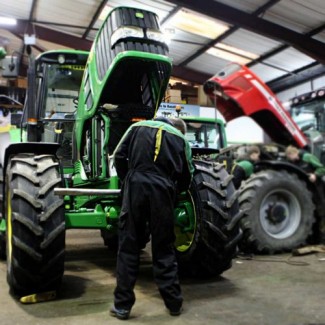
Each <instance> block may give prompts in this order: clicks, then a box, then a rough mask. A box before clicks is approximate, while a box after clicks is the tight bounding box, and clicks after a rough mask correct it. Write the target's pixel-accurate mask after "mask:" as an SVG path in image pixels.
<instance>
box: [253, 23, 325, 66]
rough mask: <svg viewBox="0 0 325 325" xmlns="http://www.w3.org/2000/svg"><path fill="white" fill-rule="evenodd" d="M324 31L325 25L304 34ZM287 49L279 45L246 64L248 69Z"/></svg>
mask: <svg viewBox="0 0 325 325" xmlns="http://www.w3.org/2000/svg"><path fill="white" fill-rule="evenodd" d="M324 29H325V24H322V25H320V26H319V27H317V28H315V29H313V30H311V31H309V32H308V33H306V34H305V35H307V36H314V35H316V34H318V33H320V32H321V31H323V30H324ZM287 48H289V45H281V46H279V47H278V48H276V49H274V50H271V51H269V52H267V53H265V54H263V55H261V56H260V57H258V58H257V59H256V60H253V61H251V62H249V63H248V64H247V66H248V67H251V66H252V65H254V64H256V63H263V62H262V61H264V60H267V59H268V58H270V57H272V56H274V55H276V54H278V53H280V52H282V51H284V50H286V49H287Z"/></svg>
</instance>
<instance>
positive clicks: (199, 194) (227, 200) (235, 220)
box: [175, 161, 242, 276]
mask: <svg viewBox="0 0 325 325" xmlns="http://www.w3.org/2000/svg"><path fill="white" fill-rule="evenodd" d="M195 167H196V168H195V172H194V178H193V181H192V184H191V187H190V190H189V192H188V199H189V200H190V201H191V203H192V204H191V206H192V207H193V211H192V213H193V215H194V218H193V222H192V224H193V223H194V225H192V226H193V227H190V223H191V222H189V223H188V222H187V223H188V224H187V225H185V224H183V226H182V227H180V222H178V224H177V223H176V227H175V232H176V252H177V257H178V261H179V269H180V271H181V273H185V274H189V275H198V276H215V275H219V274H221V273H223V272H224V271H226V270H227V269H229V268H230V267H231V265H232V259H233V258H234V256H235V255H236V253H237V244H238V242H239V240H240V239H241V237H242V231H241V229H240V227H239V221H240V219H241V216H242V213H241V212H240V211H239V205H238V200H237V197H238V192H236V191H235V188H234V186H233V184H232V181H231V179H232V176H230V175H229V174H228V173H227V172H226V170H225V168H224V166H223V165H222V164H218V163H211V162H206V161H195ZM188 210H189V209H188ZM180 214H181V213H180ZM179 219H180V220H181V218H179ZM186 227H188V229H190V228H191V229H194V231H191V230H188V231H187V232H186Z"/></svg>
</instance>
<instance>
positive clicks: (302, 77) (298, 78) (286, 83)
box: [267, 62, 325, 93]
mask: <svg viewBox="0 0 325 325" xmlns="http://www.w3.org/2000/svg"><path fill="white" fill-rule="evenodd" d="M324 75H325V66H324V65H322V64H319V63H317V62H315V63H312V64H310V65H308V66H307V67H304V68H300V69H298V70H295V71H293V72H292V73H290V74H287V75H285V76H282V77H279V78H277V79H274V80H272V81H270V82H268V83H267V85H268V86H269V87H270V88H271V89H272V90H273V91H274V92H276V93H278V92H280V91H283V90H286V89H288V88H292V87H294V86H297V85H299V84H302V83H304V82H307V81H310V80H312V79H315V78H318V77H320V76H324Z"/></svg>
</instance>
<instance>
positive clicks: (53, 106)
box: [40, 64, 84, 119]
mask: <svg viewBox="0 0 325 325" xmlns="http://www.w3.org/2000/svg"><path fill="white" fill-rule="evenodd" d="M43 68H44V69H43V71H44V72H43V79H41V81H40V82H41V83H43V86H44V87H43V89H42V90H43V91H44V93H43V94H44V97H43V100H42V105H41V107H40V110H41V111H40V116H41V117H43V118H51V119H64V118H67V117H73V114H74V112H75V110H76V108H77V99H78V94H79V89H80V85H81V80H82V76H83V72H84V67H83V66H80V65H59V64H46V65H45V66H44V67H43Z"/></svg>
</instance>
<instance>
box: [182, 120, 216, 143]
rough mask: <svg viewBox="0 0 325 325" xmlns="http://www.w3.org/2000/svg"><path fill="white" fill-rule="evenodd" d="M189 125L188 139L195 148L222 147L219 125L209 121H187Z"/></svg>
mask: <svg viewBox="0 0 325 325" xmlns="http://www.w3.org/2000/svg"><path fill="white" fill-rule="evenodd" d="M185 122H186V125H187V132H186V139H187V140H188V141H189V143H190V146H191V147H193V148H213V149H220V148H221V136H220V130H219V125H218V124H216V123H208V122H191V121H185Z"/></svg>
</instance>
